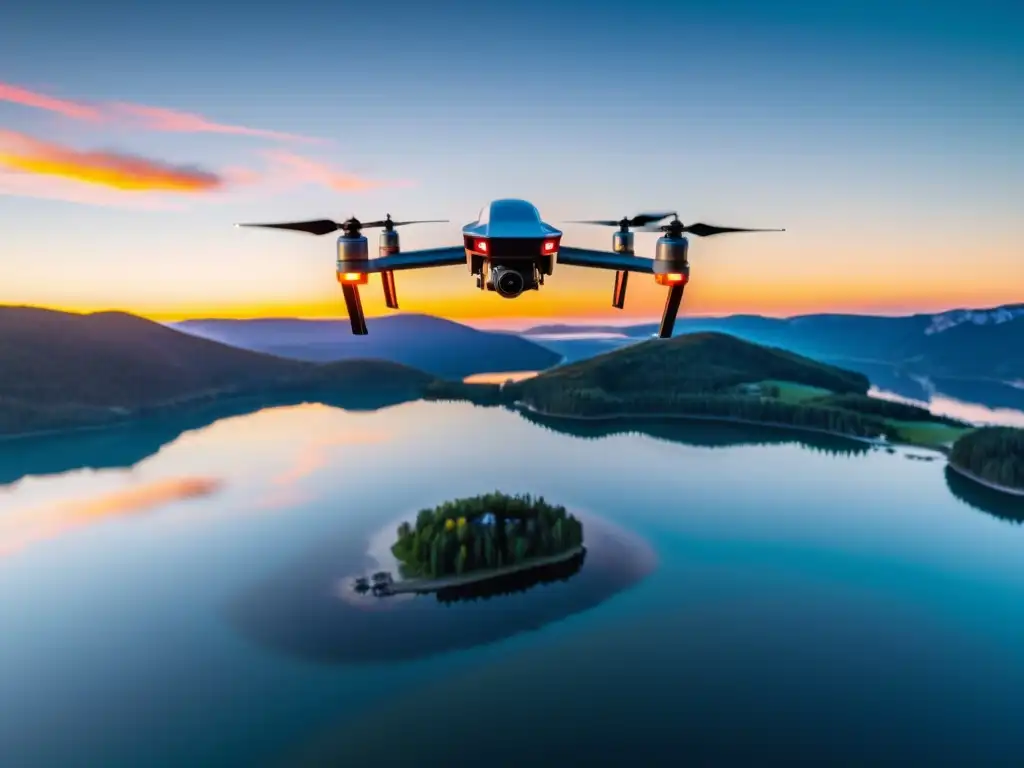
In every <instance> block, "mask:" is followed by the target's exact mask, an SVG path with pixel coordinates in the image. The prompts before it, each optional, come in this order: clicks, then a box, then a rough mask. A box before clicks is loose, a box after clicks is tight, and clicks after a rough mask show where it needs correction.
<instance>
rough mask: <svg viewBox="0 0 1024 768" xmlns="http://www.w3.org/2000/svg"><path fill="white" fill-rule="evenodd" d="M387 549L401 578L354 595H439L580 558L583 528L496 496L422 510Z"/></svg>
mask: <svg viewBox="0 0 1024 768" xmlns="http://www.w3.org/2000/svg"><path fill="white" fill-rule="evenodd" d="M391 551H392V553H393V554H394V556H395V558H396V559H397V561H398V568H399V574H400V576H401V579H400V580H398V581H396V580H395V579H394V578H393V577H392V575H391V574H390V573H388V572H386V571H378V572H377V573H375V574H373V576H372V577H371V578H370V579H367V578H365V577H363V578H359V579H356V580H355V584H354V589H355V590H356V591H357V592H360V593H366V592H369V591H371V590H372V591H373V593H374V594H376V595H393V594H399V593H403V592H406V593H408V592H416V593H426V592H438V591H441V590H446V589H453V588H456V587H462V586H466V585H469V584H472V583H474V582H478V581H483V580H485V579H496V578H501V577H508V576H510V575H512V574H516V573H520V572H523V571H527V570H531V569H536V568H542V567H546V566H552V565H557V564H559V563H563V562H566V561H570V560H572V559H574V558H577V557H579V556H580V555H581V554H582V553H583V552H584V551H585V550H584V546H583V524H582V523H581V522H580V521H579V520H578V519H577V518H576V517H574V516H573V515H572V514H570V513H569V512H568V511H566V509H565V507H563V506H560V505H554V504H550V503H549V502H547V501H546V500H545V499H544V498H543V497H542V496H541V497H536V498H534V497H532V496H531V495H529V494H524V495H508V494H505V493H501V492H499V491H494V492H492V493H485V494H482V495H479V496H473V497H469V498H463V499H456V500H454V501H446V502H444V503H443V504H441V505H439V506H437V507H434V508H433V509H422V510H420V512H419V513H418V514H417V515H416V521H415V523H409V522H403V523H402V524H401V525H399V526H398V530H397V540H396V541H395V543H394V545H393V546H392V547H391Z"/></svg>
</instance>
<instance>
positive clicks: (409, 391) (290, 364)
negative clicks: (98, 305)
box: [0, 306, 433, 434]
mask: <svg viewBox="0 0 1024 768" xmlns="http://www.w3.org/2000/svg"><path fill="white" fill-rule="evenodd" d="M0 361H2V365H0V434H18V433H26V432H34V431H46V430H55V429H66V428H73V427H81V426H98V425H105V424H110V423H115V422H118V421H123V420H127V419H130V418H133V417H136V416H139V415H145V414H148V413H154V412H158V411H161V410H165V409H170V408H178V407H182V406H185V405H190V406H194V405H197V404H202V403H206V404H209V403H216V402H219V401H221V400H223V399H225V398H231V397H240V396H263V397H267V398H270V397H272V396H273V397H279V396H280V395H281V394H283V393H305V392H309V393H313V392H316V393H318V394H319V395H320V396H322V397H334V398H338V397H345V398H350V399H351V398H354V397H357V396H358V397H362V396H364V394H365V393H372V395H373V398H375V400H376V401H377V402H379V403H381V404H383V403H384V402H388V401H391V402H400V401H401V400H403V399H414V398H416V397H419V395H420V393H421V392H422V390H423V388H424V387H426V386H427V385H428V384H429V383H430V382H431V381H433V377H432V376H431V375H430V374H427V373H424V372H423V371H418V370H415V369H412V368H409V367H407V366H403V365H399V364H396V363H391V362H387V361H379V360H364V361H343V362H339V363H330V364H316V363H309V362H301V361H297V360H288V359H285V358H282V357H275V356H272V355H267V354H262V353H259V352H251V351H248V350H244V349H238V348H236V347H232V346H228V345H225V344H221V343H219V342H215V341H211V340H208V339H202V338H198V337H196V336H191V335H189V334H186V333H182V332H180V331H176V330H174V329H173V328H168V327H166V326H163V325H160V324H159V323H154V322H151V321H149V320H146V319H143V318H141V317H137V316H135V315H130V314H126V313H124V312H97V313H92V314H76V313H70V312H58V311H55V310H49V309H40V308H35V307H9V306H6V307H5V306H0Z"/></svg>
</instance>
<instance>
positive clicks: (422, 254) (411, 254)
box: [359, 245, 466, 273]
mask: <svg viewBox="0 0 1024 768" xmlns="http://www.w3.org/2000/svg"><path fill="white" fill-rule="evenodd" d="M465 263H466V249H465V246H462V245H459V246H451V247H446V248H428V249H426V250H422V251H402V252H400V253H393V254H391V255H390V256H381V257H380V258H378V259H369V260H368V261H367V262H366V265H365V266H364V265H362V264H360V265H359V271H360V272H366V273H373V272H395V271H398V270H402V269H426V268H428V267H450V266H452V265H454V264H465Z"/></svg>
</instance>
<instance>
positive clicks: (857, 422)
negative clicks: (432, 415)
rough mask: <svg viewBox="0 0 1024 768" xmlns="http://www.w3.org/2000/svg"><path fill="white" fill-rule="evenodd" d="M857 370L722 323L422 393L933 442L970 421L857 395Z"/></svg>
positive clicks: (579, 414)
mask: <svg viewBox="0 0 1024 768" xmlns="http://www.w3.org/2000/svg"><path fill="white" fill-rule="evenodd" d="M868 388H869V382H868V379H867V377H866V376H864V375H863V374H861V373H856V372H854V371H848V370H845V369H843V368H837V367H835V366H832V365H828V364H825V363H821V362H818V361H815V360H812V359H810V358H807V357H803V356H801V355H797V354H794V353H792V352H788V351H786V350H782V349H777V348H772V347H766V346H763V345H760V344H754V343H752V342H749V341H744V340H743V339H739V338H736V337H735V336H729V335H727V334H722V333H695V334H688V335H685V336H679V337H676V338H673V339H669V340H649V341H645V342H639V343H636V344H633V345H630V346H627V347H622V348H620V349H617V350H615V351H612V352H608V353H605V354H602V355H598V356H597V357H593V358H591V359H589V360H583V361H580V362H576V363H572V364H569V365H564V366H561V367H559V368H554V369H552V370H550V371H545V372H543V373H541V374H540V375H538V376H536V377H534V378H532V379H526V380H524V381H520V382H507V383H505V384H504V385H500V386H499V385H493V384H491V385H472V384H458V383H453V382H434V383H432V384H431V385H429V386H428V388H427V391H426V396H427V397H428V398H433V399H467V400H471V401H472V402H474V403H477V404H478V405H483V406H488V405H509V404H512V405H515V406H516V407H519V408H520V409H524V410H526V411H530V412H532V413H533V414H534V415H542V416H546V417H552V418H569V419H609V418H620V419H621V418H629V419H657V420H665V419H669V418H673V417H680V418H687V419H694V418H696V419H714V420H726V421H739V422H746V423H755V424H763V425H771V426H776V427H778V426H782V427H795V428H798V429H804V430H814V431H819V432H829V433H833V434H840V435H844V436H850V437H857V438H871V439H880V438H885V439H888V440H891V441H894V442H901V443H909V444H915V445H922V446H928V447H943V446H945V445H947V444H949V443H950V442H952V441H953V440H955V439H956V438H958V437H959V436H961V435H962V434H963V433H964V432H965V431H966V430H968V429H970V425H967V424H964V423H962V422H958V421H956V420H953V419H947V418H942V417H937V416H934V415H933V414H931V413H930V412H929V411H927V410H926V409H923V408H919V407H917V406H914V405H909V404H906V403H896V402H892V401H888V400H881V399H877V398H873V397H869V396H868V395H867V391H868Z"/></svg>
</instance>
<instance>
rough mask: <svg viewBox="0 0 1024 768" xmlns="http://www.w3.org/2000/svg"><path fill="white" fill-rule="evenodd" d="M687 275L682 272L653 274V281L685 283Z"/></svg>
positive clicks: (663, 283) (673, 283) (661, 283)
mask: <svg viewBox="0 0 1024 768" xmlns="http://www.w3.org/2000/svg"><path fill="white" fill-rule="evenodd" d="M686 280H687V277H686V275H684V274H683V273H682V272H669V273H668V274H664V275H655V276H654V281H655V282H656V283H657V284H658V285H686Z"/></svg>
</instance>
